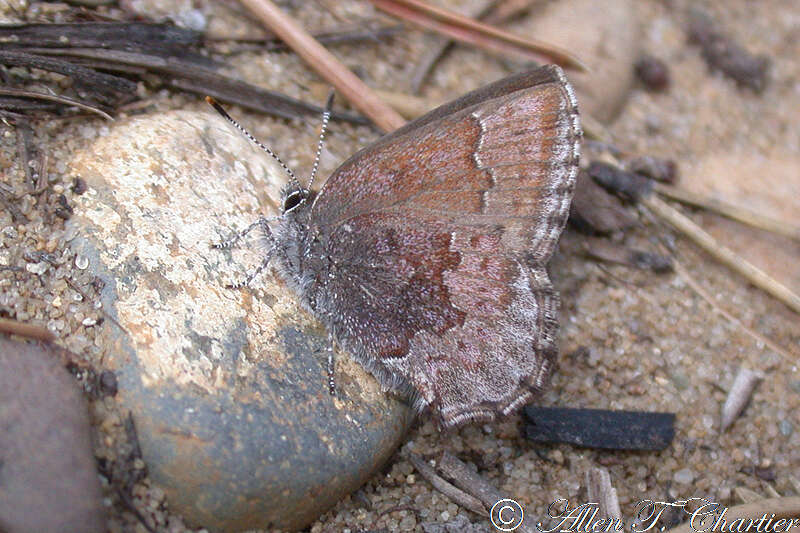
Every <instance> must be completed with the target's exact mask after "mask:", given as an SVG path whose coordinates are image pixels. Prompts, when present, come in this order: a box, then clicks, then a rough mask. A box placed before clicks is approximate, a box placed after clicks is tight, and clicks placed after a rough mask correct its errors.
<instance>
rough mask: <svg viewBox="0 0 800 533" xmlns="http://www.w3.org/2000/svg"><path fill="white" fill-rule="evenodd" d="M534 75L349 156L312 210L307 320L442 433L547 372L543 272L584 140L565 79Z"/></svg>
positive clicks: (497, 407)
mask: <svg viewBox="0 0 800 533" xmlns="http://www.w3.org/2000/svg"><path fill="white" fill-rule="evenodd" d="M536 72H537V73H538V76H539V80H538V82H537V83H535V84H534V85H533V86H530V87H525V88H522V89H519V90H516V91H513V92H510V93H508V94H500V95H499V96H496V95H492V96H495V97H494V98H491V97H490V98H489V99H488V100H482V101H481V100H480V99H479V101H478V102H476V103H474V104H472V105H468V106H466V107H463V108H462V109H459V110H455V111H454V112H450V111H452V109H451V110H449V111H448V112H447V113H443V114H440V116H435V118H434V119H432V120H426V119H423V120H421V121H420V122H418V123H417V124H415V125H412V127H406V128H404V129H403V130H401V131H400V133H399V134H396V135H393V136H392V137H391V138H390V139H389V140H388V141H384V142H379V143H378V144H377V145H374V146H372V147H371V148H370V149H369V150H367V151H362V152H360V153H358V154H356V155H355V156H353V157H352V158H351V159H350V160H348V161H347V162H345V163H344V164H343V165H342V167H340V168H339V170H337V171H336V173H334V174H333V175H332V176H331V178H329V180H328V182H327V183H326V184H325V186H324V187H323V189H322V191H321V192H320V195H319V196H318V197H317V200H316V201H315V203H314V205H313V206H312V210H311V217H310V225H311V232H312V233H315V234H317V235H319V238H320V240H321V241H322V246H323V248H324V249H325V250H326V255H327V256H328V258H329V263H330V265H331V266H330V270H329V271H328V273H327V275H326V276H324V279H322V278H320V279H319V280H318V282H317V283H316V284H315V286H314V288H313V289H312V290H313V291H314V294H313V296H312V299H313V300H314V301H315V302H316V308H317V310H318V314H319V315H320V317H321V318H322V319H323V320H324V321H325V322H326V323H327V325H328V327H329V328H330V329H331V330H332V332H333V334H334V336H335V337H336V338H337V340H338V341H339V343H340V344H341V345H342V346H343V347H344V348H345V349H347V350H348V351H350V352H351V353H352V354H353V355H354V356H355V357H356V358H357V359H358V360H359V361H360V362H361V363H362V364H364V365H365V366H366V367H367V368H368V369H369V370H371V371H372V372H373V373H374V374H375V375H376V376H377V377H378V378H379V379H380V380H381V382H382V383H384V384H385V385H387V386H390V387H393V388H399V389H408V390H409V391H410V392H412V393H413V395H414V398H415V402H416V405H417V407H419V408H423V407H425V406H430V407H431V410H432V411H433V412H434V413H435V414H436V415H437V416H438V418H439V421H440V424H441V425H442V426H445V427H447V426H454V425H458V424H460V423H463V422H466V421H468V420H477V419H482V420H486V419H491V418H493V417H494V416H495V415H496V414H497V413H508V412H510V411H512V410H514V409H515V408H516V407H518V406H520V405H522V404H524V403H526V402H527V401H528V400H529V399H530V398H531V396H532V395H533V393H534V392H535V391H537V390H538V389H540V388H541V387H542V386H543V385H544V383H545V381H546V378H547V377H548V374H549V371H550V369H551V368H552V364H553V360H554V358H555V354H556V347H555V340H556V334H557V328H558V323H557V310H558V297H557V295H556V294H555V292H554V290H553V288H552V286H551V284H550V281H549V279H548V277H547V273H546V271H545V268H544V267H545V264H546V262H547V260H548V259H549V257H550V255H551V254H552V252H553V249H554V247H555V246H556V243H557V241H558V236H559V234H560V232H561V230H562V228H563V226H564V223H565V222H566V219H567V215H568V212H569V203H570V199H571V196H572V191H573V188H574V183H575V176H576V174H577V164H578V143H579V139H580V126H579V123H578V113H577V106H576V103H575V98H574V96H573V93H572V90H571V88H570V87H569V85H568V84H567V82H566V81H565V80H564V77H563V74H562V73H561V71H560V69H558V68H557V67H546V68H545V69H540V70H539V71H536ZM468 98H469V97H468ZM434 113H437V112H434Z"/></svg>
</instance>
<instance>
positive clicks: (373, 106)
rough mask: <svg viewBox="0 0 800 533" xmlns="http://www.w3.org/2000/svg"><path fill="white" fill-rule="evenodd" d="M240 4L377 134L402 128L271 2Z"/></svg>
mask: <svg viewBox="0 0 800 533" xmlns="http://www.w3.org/2000/svg"><path fill="white" fill-rule="evenodd" d="M241 2H242V4H244V5H245V6H246V7H247V8H248V9H250V10H251V11H252V12H253V13H254V14H255V15H256V16H257V17H258V18H259V19H260V20H261V21H262V22H263V23H264V24H265V25H266V26H267V28H269V30H270V31H272V32H274V33H275V34H276V35H278V36H279V37H280V38H281V39H283V40H284V41H285V42H286V44H288V45H289V46H290V47H291V48H292V50H294V51H295V53H297V55H299V56H300V57H301V58H302V59H303V60H304V61H306V62H307V63H308V64H309V65H310V66H311V67H312V68H313V69H314V70H315V71H316V72H317V73H318V74H319V75H320V76H322V77H323V78H324V79H325V80H327V81H328V82H329V83H331V84H332V85H333V86H334V87H336V89H337V90H338V91H339V92H340V93H341V94H342V95H343V96H344V97H345V98H346V99H347V100H348V101H349V102H350V103H351V104H352V105H353V106H354V107H355V108H356V109H358V110H359V111H361V112H362V113H364V114H365V115H366V116H367V117H369V118H370V119H371V120H372V121H373V122H374V123H375V124H376V125H377V126H378V127H379V128H380V129H381V130H383V131H384V132H387V133H388V132H390V131H394V130H396V129H397V128H399V127H401V126H403V125H404V124H405V120H404V119H403V117H401V116H400V115H399V114H397V112H396V111H394V110H393V109H392V108H391V107H389V106H387V105H386V104H384V103H383V102H382V101H381V100H380V98H378V97H377V96H376V95H375V94H374V93H373V92H372V90H371V89H370V88H369V87H368V86H367V85H366V84H365V83H364V82H362V81H361V80H360V79H359V78H358V77H357V76H356V75H355V74H353V73H352V72H350V70H348V69H347V67H345V66H344V65H342V63H341V62H340V61H339V60H338V59H337V58H336V57H335V56H334V55H333V54H331V53H330V52H328V50H327V49H325V47H323V46H322V45H321V44H319V43H318V42H317V41H316V40H315V39H314V38H313V37H312V36H311V35H309V34H308V32H306V31H305V30H304V29H303V28H302V27H301V26H300V25H299V24H298V23H297V22H296V21H294V20H293V19H292V18H291V17H289V16H288V15H286V14H285V13H284V12H283V11H281V10H280V9H279V8H278V7H277V6H276V5H275V4H274V3H273V2H271V1H270V0H241Z"/></svg>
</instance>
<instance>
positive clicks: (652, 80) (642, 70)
mask: <svg viewBox="0 0 800 533" xmlns="http://www.w3.org/2000/svg"><path fill="white" fill-rule="evenodd" d="M634 70H635V72H636V76H637V77H638V78H639V81H641V82H642V84H643V85H644V86H645V87H646V88H647V90H649V91H664V90H666V89H668V88H669V86H670V82H671V78H670V74H669V67H668V66H667V64H666V63H665V62H664V61H662V60H660V59H658V58H657V57H653V56H650V55H645V56H642V57H641V58H640V59H639V60H638V61H637V62H636V65H635V66H634Z"/></svg>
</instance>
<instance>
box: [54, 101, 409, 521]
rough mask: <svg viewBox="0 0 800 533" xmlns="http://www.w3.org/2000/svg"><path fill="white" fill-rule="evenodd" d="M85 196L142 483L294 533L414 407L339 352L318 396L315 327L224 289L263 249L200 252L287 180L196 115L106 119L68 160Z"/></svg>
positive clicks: (359, 476)
mask: <svg viewBox="0 0 800 533" xmlns="http://www.w3.org/2000/svg"><path fill="white" fill-rule="evenodd" d="M71 169H72V170H71V172H72V173H73V174H74V175H75V176H80V177H81V178H83V179H84V180H85V181H86V183H87V185H88V187H89V188H88V190H87V192H86V193H84V194H83V195H81V196H79V197H77V199H76V205H75V206H74V210H75V214H74V216H73V217H72V219H70V221H69V223H68V232H69V238H70V239H71V244H70V245H71V247H72V248H73V250H74V251H76V253H77V254H78V256H79V257H85V258H88V263H89V266H88V268H89V269H90V270H91V271H92V272H94V273H95V274H96V275H98V276H100V277H101V278H102V279H103V280H104V281H105V282H106V285H105V288H104V289H103V293H102V304H103V306H104V308H105V311H106V312H107V313H109V314H110V315H111V316H112V317H113V318H114V321H116V322H117V323H118V324H119V326H121V328H122V329H120V327H119V326H117V325H115V324H114V323H113V322H114V321H112V320H107V321H105V326H104V329H103V331H102V333H101V335H102V341H103V343H104V348H105V349H106V351H107V356H106V360H107V361H108V363H109V365H110V367H111V368H112V369H113V370H114V371H115V372H116V374H117V376H118V379H119V384H118V389H119V391H118V394H117V398H118V399H119V400H120V401H121V402H123V404H124V405H125V406H127V407H128V408H130V409H131V411H132V412H133V416H134V419H135V422H136V427H137V431H138V435H139V439H140V443H141V449H142V453H143V456H144V459H145V462H146V463H147V465H148V468H149V472H150V476H151V478H152V479H153V480H154V481H156V482H157V483H158V484H159V485H160V486H162V487H163V488H164V489H165V491H166V493H167V497H168V502H169V505H170V506H171V508H173V509H175V510H177V511H178V512H180V513H181V514H182V515H183V516H184V518H185V519H186V520H187V521H189V522H192V523H194V524H196V525H200V526H203V527H207V528H211V529H217V530H225V531H237V530H242V529H250V528H266V527H279V528H281V529H297V528H300V527H303V526H304V525H306V524H308V523H309V522H311V521H312V520H314V519H315V518H316V517H317V516H318V515H319V514H321V513H322V512H324V511H325V510H326V509H328V508H329V507H331V506H332V505H333V504H334V503H336V502H337V501H338V500H339V499H341V498H342V497H344V496H345V495H346V494H348V493H349V492H350V491H352V490H354V489H356V488H357V487H359V486H360V485H361V484H362V483H364V482H365V481H366V480H367V479H368V478H369V477H370V476H371V474H372V473H373V472H374V471H375V470H376V469H377V468H378V467H380V466H381V465H382V464H383V463H384V462H385V461H386V460H387V459H388V458H389V456H390V455H391V454H392V452H393V451H394V449H395V448H396V446H397V445H398V443H399V441H400V439H401V438H402V436H403V434H404V433H405V430H406V429H407V427H408V424H409V423H410V421H411V415H410V412H409V411H408V409H407V408H406V407H405V406H404V405H403V404H402V403H400V402H399V401H397V400H396V399H394V398H391V397H388V396H387V395H386V394H384V393H382V392H381V390H380V388H379V385H378V384H377V382H376V381H375V380H374V379H373V378H372V377H371V376H370V375H368V374H367V373H366V372H365V371H364V370H363V369H362V368H361V367H360V366H359V365H358V364H356V363H355V362H353V361H352V360H350V359H349V358H348V357H347V356H346V355H342V354H340V355H339V357H338V359H337V369H336V378H337V385H338V388H339V396H338V397H337V398H332V397H331V396H330V395H329V393H328V390H327V380H326V370H325V366H326V365H325V361H326V352H325V348H326V346H327V334H326V332H325V331H324V329H323V328H322V327H321V326H320V325H319V324H318V323H316V322H315V321H314V320H313V318H312V317H310V316H309V315H308V314H307V313H306V312H304V311H302V310H301V308H300V306H299V305H298V303H297V302H296V300H295V299H294V297H293V295H292V294H291V291H290V290H289V289H288V288H287V287H285V286H283V285H282V284H280V282H278V281H277V280H276V279H275V278H274V277H273V276H272V274H270V273H268V272H266V273H264V274H262V275H261V276H260V277H259V278H258V279H257V280H256V281H255V282H254V283H253V287H251V288H247V289H241V290H231V289H227V288H225V284H226V283H229V282H231V281H236V280H240V279H243V278H244V276H245V275H246V271H249V270H252V269H253V268H255V267H256V266H258V265H259V264H260V262H261V258H262V255H261V254H262V253H263V243H260V242H258V243H257V244H256V245H253V242H254V241H258V238H257V237H258V236H257V233H258V232H257V231H254V232H253V239H251V240H250V246H245V247H243V249H240V250H234V251H233V252H229V251H225V252H223V251H219V250H212V249H210V245H211V244H212V243H214V242H219V241H220V240H222V239H224V238H226V237H229V236H230V235H231V234H232V233H233V232H234V231H235V230H238V229H242V228H245V227H246V226H248V225H249V224H250V223H252V222H253V221H255V220H256V218H257V217H258V215H259V214H264V215H267V216H269V215H272V214H274V206H276V205H277V201H278V191H279V189H280V186H281V185H282V184H283V182H284V181H285V179H286V177H285V175H284V174H283V172H282V170H281V169H280V167H278V166H277V165H276V164H275V163H274V162H273V160H272V159H270V158H269V157H268V156H267V155H266V154H263V153H262V152H260V150H259V149H258V148H255V147H254V146H253V145H252V144H251V143H250V142H249V141H247V140H246V139H245V138H244V137H242V136H241V135H240V134H238V133H237V132H235V131H234V130H232V128H231V127H230V126H228V125H227V124H226V123H225V122H224V121H223V120H221V119H220V118H219V117H217V116H216V115H212V114H210V113H208V114H206V113H189V112H180V111H179V112H170V113H165V114H162V115H157V116H148V117H141V118H136V119H132V120H128V121H126V122H123V123H118V124H116V125H115V126H114V127H113V128H112V129H111V131H110V134H109V135H107V136H106V137H104V138H101V139H99V140H97V141H96V142H95V143H94V144H93V145H92V146H90V147H89V148H88V149H87V150H86V151H85V152H84V153H82V154H79V155H78V156H76V158H75V159H74V160H73V161H72V164H71Z"/></svg>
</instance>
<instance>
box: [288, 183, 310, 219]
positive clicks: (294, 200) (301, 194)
mask: <svg viewBox="0 0 800 533" xmlns="http://www.w3.org/2000/svg"><path fill="white" fill-rule="evenodd" d="M307 196H308V194H307V191H305V190H304V189H301V190H299V191H294V192H292V193H291V194H289V195H288V196H287V197H286V199H285V200H284V201H283V212H284V213H288V212H289V211H291V210H292V209H294V208H295V207H297V206H299V205H300V204H301V203H303V201H305V199H306V197H307Z"/></svg>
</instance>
